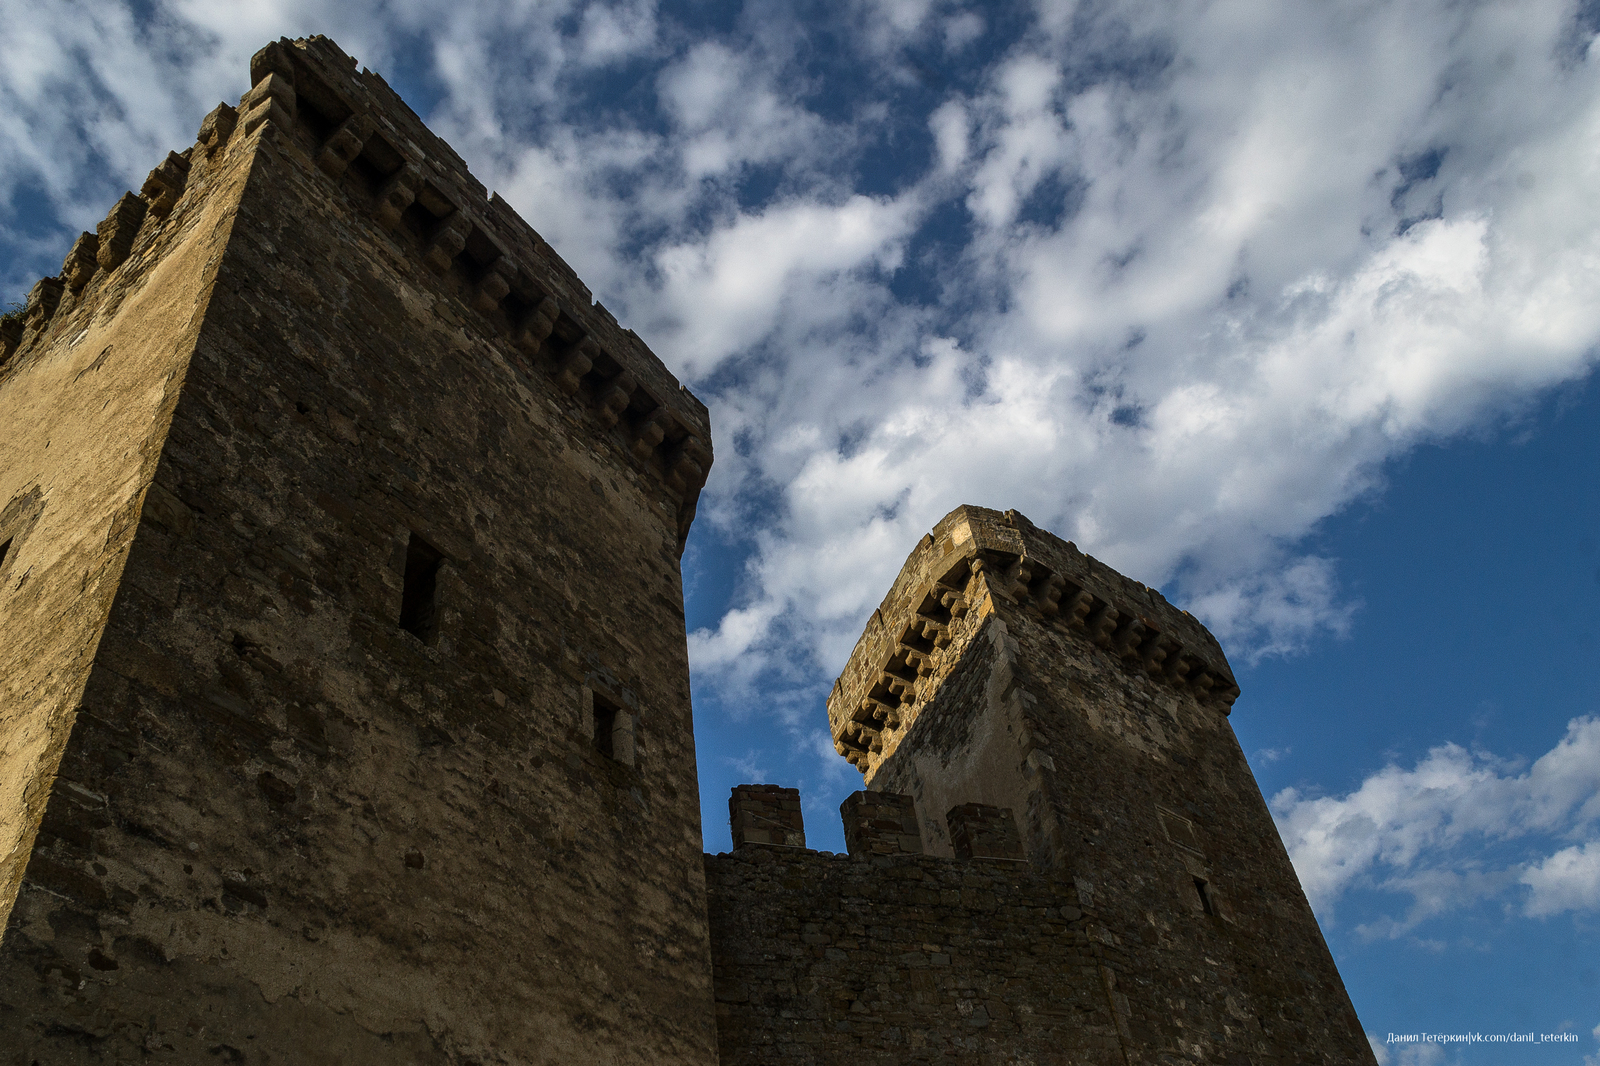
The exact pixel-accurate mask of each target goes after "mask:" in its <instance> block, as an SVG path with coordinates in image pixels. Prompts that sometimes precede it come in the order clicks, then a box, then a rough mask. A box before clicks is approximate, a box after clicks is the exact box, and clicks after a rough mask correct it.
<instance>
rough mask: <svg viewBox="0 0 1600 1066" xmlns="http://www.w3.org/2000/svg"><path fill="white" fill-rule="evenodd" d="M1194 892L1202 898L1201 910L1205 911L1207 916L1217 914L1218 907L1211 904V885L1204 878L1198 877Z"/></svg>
mask: <svg viewBox="0 0 1600 1066" xmlns="http://www.w3.org/2000/svg"><path fill="white" fill-rule="evenodd" d="M1194 890H1195V893H1196V894H1197V895H1198V896H1199V897H1200V909H1201V910H1203V911H1205V912H1206V913H1207V914H1213V915H1214V914H1216V913H1217V909H1216V906H1215V904H1213V903H1212V902H1211V886H1210V884H1208V883H1207V882H1206V881H1205V879H1204V878H1200V877H1197V878H1195V879H1194Z"/></svg>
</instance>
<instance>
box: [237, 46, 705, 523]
mask: <svg viewBox="0 0 1600 1066" xmlns="http://www.w3.org/2000/svg"><path fill="white" fill-rule="evenodd" d="M307 72H308V70H307V68H304V67H301V66H299V65H297V64H296V63H295V61H294V58H293V56H292V55H291V54H290V52H289V49H288V47H286V46H285V45H283V44H282V43H274V44H271V45H268V46H267V47H266V48H263V49H262V50H261V51H260V52H258V53H257V54H256V55H255V57H254V58H252V59H251V61H250V76H251V81H252V87H251V89H250V91H249V92H248V93H246V94H245V95H244V97H243V99H242V100H241V101H240V104H239V111H238V114H239V116H240V117H239V120H238V124H239V125H240V127H241V128H243V129H244V130H245V132H246V133H250V132H253V131H254V130H256V129H258V128H260V126H261V125H262V124H263V123H267V122H275V123H279V124H282V125H285V126H288V125H290V124H292V123H294V122H295V121H296V117H297V115H298V113H299V111H300V94H299V93H298V92H297V91H296V80H297V78H298V77H299V76H301V75H303V74H306V73H307ZM319 89H320V91H321V93H322V94H323V95H324V96H328V95H339V94H337V93H336V92H335V90H333V89H332V88H331V87H328V86H319ZM341 102H342V103H343V104H344V106H345V107H346V108H348V109H349V111H350V113H349V115H348V116H347V117H346V118H345V119H344V120H343V121H342V122H340V123H339V124H338V126H337V127H336V128H335V129H334V130H333V132H332V133H330V134H329V135H328V136H327V137H326V138H325V139H324V140H323V141H322V143H321V144H320V145H319V146H318V148H317V150H316V152H315V154H314V158H315V160H316V165H317V168H318V169H319V170H321V171H322V172H323V173H324V174H326V175H328V176H329V177H330V178H333V179H336V180H337V179H339V178H341V177H343V175H344V174H345V172H346V171H347V170H348V169H349V168H350V167H351V166H352V165H353V164H354V163H355V162H356V160H357V159H359V158H361V156H362V154H363V152H365V151H366V149H367V146H368V143H369V141H371V139H372V138H373V137H374V136H376V135H378V123H377V121H376V120H375V118H374V117H373V116H372V115H371V114H370V113H366V112H363V111H360V110H358V109H356V108H354V107H352V106H351V105H350V104H349V103H348V101H344V100H343V98H342V96H341ZM385 144H386V145H387V148H388V150H389V151H390V152H392V153H393V154H394V155H395V156H396V157H398V158H399V160H400V163H399V166H398V167H396V168H394V169H393V170H391V171H390V172H389V173H388V174H387V175H385V176H383V177H382V178H381V179H380V181H379V183H378V186H377V190H376V193H375V196H374V206H373V210H372V214H373V218H374V220H375V221H376V222H377V223H378V225H380V226H382V227H383V228H385V229H389V230H394V229H397V228H399V227H400V225H401V222H402V220H403V219H404V218H405V216H406V213H407V211H408V210H409V209H410V208H411V207H412V205H413V204H415V203H417V201H418V198H419V196H420V195H421V194H422V193H423V191H424V186H425V181H424V177H423V169H422V166H421V161H420V160H414V159H407V158H406V157H405V155H404V153H403V152H401V151H400V150H399V149H397V148H395V147H394V146H393V145H388V144H387V138H385ZM428 189H429V191H430V194H431V195H430V198H429V199H430V201H431V200H437V199H439V198H440V196H441V193H442V191H441V190H439V189H438V188H437V187H435V186H431V185H430V186H428ZM436 207H437V205H435V204H433V203H431V202H430V203H429V204H428V207H427V208H426V210H427V212H428V214H429V215H430V217H431V218H432V223H431V225H429V226H428V227H427V229H426V232H425V233H424V236H423V247H422V261H423V263H424V264H425V265H426V266H427V267H428V269H429V270H431V271H432V272H433V273H435V274H439V275H444V274H447V273H449V271H450V270H451V268H452V267H453V266H454V265H455V263H456V261H457V260H458V259H459V258H460V257H461V255H462V254H463V253H464V252H466V250H467V248H468V245H469V242H471V243H473V245H474V247H475V248H479V249H480V253H479V254H480V258H478V259H477V260H475V264H476V274H477V277H476V280H475V281H474V282H473V284H472V288H471V290H470V292H469V293H468V295H467V303H468V304H470V305H471V306H472V308H473V309H474V310H476V311H478V312H480V313H482V314H484V315H486V316H490V317H491V320H492V321H493V322H494V323H495V324H496V325H497V327H499V328H507V327H508V329H509V340H510V341H511V343H512V345H513V346H514V347H515V348H516V349H517V350H518V351H519V352H521V353H522V354H523V355H524V356H525V357H526V358H527V359H528V360H529V361H530V363H532V362H534V361H536V360H542V361H543V362H544V364H545V366H546V368H547V370H548V372H549V374H550V377H551V380H552V383H553V384H554V386H555V388H556V390H557V391H558V392H561V393H563V394H565V395H568V396H576V395H578V394H579V393H580V392H584V391H585V389H586V386H587V389H586V395H587V397H588V400H589V407H590V413H591V414H592V416H593V417H594V419H595V420H596V421H597V422H599V423H600V425H601V426H603V427H605V428H607V429H610V428H613V427H617V426H619V425H620V426H621V427H622V428H623V429H624V430H625V431H626V433H627V434H628V437H629V450H630V451H631V452H632V454H633V455H634V456H635V457H636V458H638V459H639V460H641V461H644V462H649V461H650V460H651V459H652V458H654V457H659V458H660V460H661V466H662V470H663V473H664V479H665V481H666V483H667V485H668V487H669V488H671V489H672V490H673V491H674V492H676V493H678V494H679V495H680V496H682V497H683V498H684V499H685V501H686V506H690V505H692V501H693V499H694V498H695V497H696V496H697V495H698V493H699V490H700V488H701V487H702V486H703V485H704V484H705V479H706V474H707V471H708V470H709V469H710V466H711V449H710V447H709V446H708V444H707V443H706V442H705V441H703V440H701V439H700V437H699V436H698V435H696V434H695V432H694V430H693V428H692V427H691V426H689V425H687V424H686V423H684V422H683V420H682V419H681V418H679V417H678V416H677V414H676V413H675V412H674V411H673V410H672V408H670V407H669V406H667V405H666V404H665V403H663V402H661V400H660V399H659V398H657V397H655V396H652V395H651V394H650V393H649V391H648V390H647V389H645V388H644V387H643V386H641V385H640V383H639V381H638V379H637V378H636V377H635V376H634V374H633V373H632V372H631V371H629V370H628V369H627V368H626V366H625V365H624V363H623V361H622V360H621V359H619V358H617V357H615V356H613V355H611V354H609V353H607V352H606V351H605V349H604V348H603V346H602V345H601V343H600V342H599V340H598V339H597V338H596V337H594V336H593V335H592V334H590V333H588V332H586V331H584V330H583V329H582V327H581V326H580V325H578V319H577V318H576V317H574V316H572V315H570V314H565V313H564V311H563V309H562V307H561V305H560V304H559V303H558V302H557V301H556V299H555V298H554V297H553V296H551V295H550V294H549V293H548V292H546V291H545V290H544V288H543V287H542V286H541V285H540V283H539V281H538V279H537V276H536V275H535V274H534V273H533V272H532V271H530V270H529V269H527V267H526V266H525V265H523V264H521V263H518V262H517V261H516V259H515V257H514V256H512V255H511V254H510V253H509V252H507V251H506V250H505V247H504V244H503V242H501V241H500V240H498V239H497V238H496V237H495V236H494V235H493V234H492V233H491V232H490V231H489V229H488V228H487V227H486V226H484V225H482V224H480V222H479V221H478V220H477V219H476V218H474V216H473V214H472V213H471V212H469V210H468V209H467V208H466V207H465V206H463V205H461V204H457V203H450V204H449V205H448V209H447V210H446V212H445V213H444V214H443V215H438V214H437V213H436ZM484 245H487V246H489V247H492V248H493V254H492V257H490V258H489V259H488V261H487V262H483V259H482V258H481V248H482V246H484ZM502 311H503V312H504V316H503V317H502V316H501V315H500V314H499V312H502ZM564 314H565V318H566V320H567V323H568V325H567V327H566V328H565V329H562V330H559V331H558V329H557V326H558V324H559V323H560V321H561V319H562V318H563V316H564ZM501 323H504V325H503V326H502V325H501ZM574 332H576V333H577V334H578V336H577V337H576V339H568V338H570V337H571V335H572V333H574ZM558 337H559V338H561V339H558Z"/></svg>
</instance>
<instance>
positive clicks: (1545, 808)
mask: <svg viewBox="0 0 1600 1066" xmlns="http://www.w3.org/2000/svg"><path fill="white" fill-rule="evenodd" d="M1272 809H1273V816H1274V818H1275V819H1276V820H1277V823H1278V829H1279V831H1280V832H1281V833H1282V834H1283V839H1284V843H1285V845H1286V846H1287V847H1288V849H1289V857H1290V858H1291V860H1293V862H1294V866H1295V871H1296V872H1297V873H1298V874H1299V876H1300V883H1301V885H1302V886H1303V887H1304V888H1305V891H1306V895H1307V897H1308V898H1309V899H1310V900H1311V903H1312V906H1313V907H1315V908H1316V909H1317V910H1318V911H1319V913H1322V914H1324V915H1325V916H1326V915H1331V913H1332V911H1333V908H1334V905H1335V903H1336V902H1337V900H1338V899H1339V897H1340V896H1341V895H1342V894H1343V893H1344V892H1346V891H1347V890H1349V889H1351V888H1353V887H1367V888H1378V889H1381V890H1384V891H1389V892H1397V893H1402V894H1404V895H1408V896H1410V897H1411V900H1412V902H1411V905H1410V906H1409V908H1408V909H1407V913H1406V914H1405V916H1404V917H1403V918H1385V919H1382V920H1380V921H1377V922H1373V923H1369V924H1368V925H1367V926H1366V927H1365V930H1364V931H1365V932H1367V933H1368V934H1369V935H1373V936H1396V935H1400V934H1402V933H1405V932H1408V931H1409V930H1410V929H1411V928H1413V927H1414V926H1415V925H1416V924H1417V923H1418V922H1420V921H1422V920H1424V919H1426V918H1428V917H1431V916H1433V915H1436V914H1441V913H1444V912H1446V911H1450V910H1453V909H1456V908H1459V907H1463V906H1468V905H1471V904H1473V903H1475V902H1477V901H1480V900H1484V899H1492V898H1495V897H1501V896H1506V897H1507V898H1512V899H1514V901H1515V903H1516V905H1517V906H1519V908H1520V909H1521V911H1522V913H1524V914H1526V915H1528V916H1529V917H1536V918H1538V917H1548V916H1551V915H1554V914H1559V913H1563V912H1566V911H1574V910H1594V909H1597V908H1600V839H1595V836H1596V833H1597V830H1600V719H1596V718H1577V719H1573V720H1572V721H1571V722H1570V723H1568V726H1567V732H1566V735H1565V736H1564V737H1562V739H1561V741H1560V742H1559V743H1558V744H1557V745H1556V746H1555V747H1554V748H1552V749H1551V750H1550V751H1548V752H1546V753H1545V754H1544V755H1542V756H1540V758H1539V759H1537V760H1536V761H1535V762H1534V763H1533V764H1532V765H1531V766H1529V767H1527V768H1526V769H1520V768H1519V767H1518V766H1517V765H1516V764H1515V763H1514V762H1511V761H1509V760H1505V759H1500V758H1496V757H1495V756H1493V755H1490V754H1488V753H1485V752H1469V751H1467V750H1466V749H1464V748H1461V747H1459V746H1458V745H1455V744H1444V745H1440V746H1439V747H1436V748H1434V749H1432V750H1431V751H1429V752H1428V754H1427V756H1426V757H1425V758H1423V759H1422V760H1420V761H1419V762H1417V764H1416V765H1415V766H1413V767H1411V768H1410V769H1406V768H1403V767H1401V766H1398V765H1395V764H1390V765H1389V766H1386V767H1384V769H1382V770H1380V771H1378V772H1377V773H1375V774H1373V775H1371V776H1369V777H1368V778H1367V779H1366V780H1365V781H1363V782H1362V783H1361V785H1360V786H1359V787H1358V788H1356V789H1355V790H1354V791H1352V792H1350V793H1348V794H1347V795H1343V796H1323V797H1309V796H1303V795H1301V794H1300V792H1298V791H1297V790H1295V789H1292V788H1291V789H1285V790H1283V791H1282V792H1279V793H1278V794H1277V795H1276V796H1274V797H1273V798H1272ZM1561 839H1567V840H1573V839H1577V840H1579V841H1581V843H1578V844H1574V845H1572V846H1569V847H1566V848H1562V849H1560V850H1558V851H1555V852H1554V853H1553V854H1548V855H1544V856H1542V857H1540V858H1538V859H1530V860H1523V861H1518V862H1510V863H1507V864H1504V865H1498V866H1497V865H1495V864H1494V863H1493V862H1492V861H1487V860H1485V859H1484V858H1483V857H1482V856H1483V854H1484V852H1485V851H1486V849H1487V848H1488V846H1489V845H1493V844H1496V843H1503V842H1507V841H1525V842H1527V847H1528V848H1531V849H1533V850H1538V849H1541V848H1544V847H1548V846H1549V842H1550V841H1554V840H1561ZM1519 886H1521V888H1525V889H1526V891H1525V892H1523V891H1521V890H1520V889H1519Z"/></svg>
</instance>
